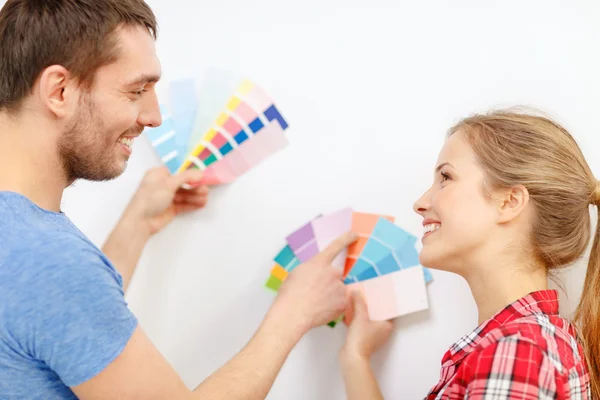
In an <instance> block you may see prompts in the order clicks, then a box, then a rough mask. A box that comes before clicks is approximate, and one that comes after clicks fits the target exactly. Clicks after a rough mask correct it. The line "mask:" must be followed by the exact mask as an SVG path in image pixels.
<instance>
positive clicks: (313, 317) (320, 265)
mask: <svg viewBox="0 0 600 400" xmlns="http://www.w3.org/2000/svg"><path fill="white" fill-rule="evenodd" d="M354 240H356V237H355V236H353V235H350V234H347V235H344V236H342V237H340V238H339V239H337V240H336V241H334V242H333V243H332V244H331V245H330V246H329V247H328V248H327V249H326V250H324V251H323V252H322V253H321V254H319V255H317V256H315V257H314V258H313V259H312V260H310V261H309V262H307V263H305V264H302V265H300V266H298V267H297V268H296V269H295V270H294V271H293V272H292V273H291V274H290V276H289V277H288V278H287V279H286V281H285V282H284V284H283V285H282V287H281V288H280V290H279V293H278V295H277V298H276V300H275V302H274V304H273V306H272V307H271V309H270V310H269V311H268V313H267V315H266V317H265V319H264V320H263V322H262V324H261V325H260V327H259V329H258V331H257V332H256V334H255V335H254V337H253V338H252V339H251V340H250V341H249V342H248V344H247V345H246V347H245V348H244V349H243V350H242V351H241V352H240V353H238V354H237V355H236V356H235V357H234V358H233V359H232V360H231V361H229V363H227V364H226V365H225V366H223V367H222V368H220V369H219V370H218V371H216V372H215V373H214V374H212V375H211V376H210V377H209V378H207V379H206V380H205V381H204V382H202V384H200V385H199V386H198V387H197V388H196V389H195V390H194V391H193V392H192V391H190V390H189V389H187V388H186V386H185V385H184V384H183V382H182V380H181V378H180V377H179V376H178V375H177V373H176V372H175V370H174V369H173V368H172V367H171V366H170V365H169V363H168V362H167V361H166V360H165V359H164V357H163V356H162V355H161V354H160V352H159V351H158V350H157V349H156V348H155V347H154V346H153V344H152V343H151V342H150V340H149V339H148V337H147V336H146V335H145V334H144V332H143V331H142V329H141V328H139V327H137V328H136V330H135V332H134V334H133V335H132V337H131V339H130V340H129V342H128V343H127V345H126V346H125V349H124V350H123V351H122V352H121V354H120V355H119V356H118V357H117V358H116V359H115V360H114V361H113V362H112V363H110V364H109V365H108V366H107V367H106V368H105V369H104V370H103V371H102V372H100V373H99V374H98V375H96V376H95V377H93V378H91V379H89V380H88V381H87V382H84V383H82V384H80V385H78V386H75V387H73V388H72V389H73V391H74V392H75V394H76V395H77V396H78V397H79V398H81V399H83V400H89V399H94V400H95V399H103V400H104V399H123V400H132V399H170V400H188V399H190V400H192V399H210V400H212V399H227V400H237V399H239V400H255V399H256V400H258V399H264V398H265V397H266V396H267V394H268V392H269V390H270V389H271V386H272V385H273V382H274V381H275V378H276V376H277V374H278V372H279V370H280V369H281V367H282V365H283V363H284V361H285V360H286V358H287V357H288V355H289V353H290V351H291V350H292V349H293V347H294V346H295V345H296V343H298V341H299V340H300V339H301V337H302V336H303V335H304V334H305V333H306V332H307V331H308V330H310V329H311V328H314V327H317V326H321V325H325V324H326V323H327V322H328V321H331V320H333V319H336V318H337V317H339V315H341V314H342V313H343V312H344V310H345V309H346V307H347V305H348V294H347V292H346V287H345V286H344V284H343V282H342V273H341V271H338V270H336V269H334V268H333V267H332V266H331V262H332V260H333V259H334V258H335V257H336V256H337V254H338V253H339V252H340V251H341V250H342V249H344V248H346V247H347V246H348V245H349V244H350V243H352V242H353V241H354Z"/></svg>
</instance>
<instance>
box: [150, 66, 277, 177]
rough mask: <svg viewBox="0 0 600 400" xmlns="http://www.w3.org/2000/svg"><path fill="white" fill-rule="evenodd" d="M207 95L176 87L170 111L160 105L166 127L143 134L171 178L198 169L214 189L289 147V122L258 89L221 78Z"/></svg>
mask: <svg viewBox="0 0 600 400" xmlns="http://www.w3.org/2000/svg"><path fill="white" fill-rule="evenodd" d="M221 81H222V82H221ZM223 88H226V89H225V90H224V89H223ZM204 90H205V91H204V92H202V93H203V95H201V99H200V101H198V100H197V99H196V96H195V95H196V93H195V91H196V89H195V86H194V81H191V80H186V81H177V82H172V83H171V86H170V87H169V98H170V111H169V108H167V107H166V106H165V105H161V113H162V114H163V124H162V125H161V126H160V127H157V128H151V129H146V130H145V131H144V133H145V135H146V137H147V138H148V139H149V141H150V142H151V144H152V146H153V147H154V149H155V151H156V153H157V154H158V155H159V156H160V158H161V161H162V162H163V163H164V164H165V165H166V166H167V167H168V168H169V171H171V172H172V173H177V172H181V171H183V170H186V169H191V168H197V169H201V170H203V171H204V176H205V180H206V181H207V182H210V183H211V184H226V183H231V182H233V181H234V180H235V179H236V178H238V177H239V176H241V175H243V174H244V173H246V172H247V171H249V170H250V169H252V168H253V167H255V166H256V165H258V164H260V163H262V162H263V161H264V160H266V159H267V158H269V157H270V156H271V155H273V154H274V153H276V152H278V151H280V150H282V149H283V148H285V147H286V146H287V145H288V140H287V138H286V136H285V134H284V131H285V130H286V129H287V128H288V123H287V121H286V120H285V118H284V117H283V115H282V114H281V112H280V111H279V109H278V108H277V106H276V105H275V103H274V101H273V99H272V98H271V97H270V96H269V95H268V94H267V93H266V92H265V91H264V90H263V89H262V88H261V87H259V86H258V85H256V84H254V83H253V82H251V81H249V80H243V81H242V82H241V84H238V85H237V86H233V85H232V81H231V80H229V81H228V80H227V79H225V78H223V77H221V80H220V81H219V80H218V79H215V81H214V85H213V86H211V85H210V84H209V82H206V83H205V86H204ZM224 93H227V96H226V97H225V96H224V95H223V94H224ZM209 99H212V100H213V101H212V102H210V104H211V106H207V104H208V103H209ZM215 99H217V100H220V101H217V103H216V104H220V106H219V107H220V108H218V109H217V108H215V106H214V104H215ZM207 110H210V111H211V114H210V115H212V117H211V118H208V117H207V115H208V114H207ZM215 117H216V119H215ZM199 127H202V129H203V130H202V134H200V135H199V134H198V130H199V129H201V128H199Z"/></svg>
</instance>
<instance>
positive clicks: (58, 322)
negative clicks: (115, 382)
mask: <svg viewBox="0 0 600 400" xmlns="http://www.w3.org/2000/svg"><path fill="white" fill-rule="evenodd" d="M56 251H57V252H60V255H58V256H57V255H56V252H55V253H54V254H53V255H48V257H49V259H50V260H51V261H44V260H40V263H41V264H42V265H43V267H40V266H39V265H38V266H32V270H35V271H36V273H37V275H36V276H33V277H32V276H30V277H29V279H28V281H29V283H30V284H29V287H28V288H27V290H26V293H27V296H24V298H23V299H22V300H21V301H20V304H18V308H19V310H18V312H17V318H19V319H20V324H19V326H20V329H17V332H18V334H19V336H20V338H21V339H22V340H20V341H21V342H22V343H23V344H24V345H25V346H26V348H27V352H28V353H29V354H30V355H31V357H33V358H35V359H37V360H39V361H41V362H43V363H45V364H46V365H47V366H48V367H49V368H50V369H51V370H53V371H54V372H55V373H56V374H57V375H58V376H59V378H60V379H61V380H62V381H63V383H64V384H65V385H67V386H71V387H72V386H77V385H79V384H81V383H83V382H85V381H87V380H89V379H91V378H92V377H94V376H95V375H96V374H98V373H99V372H101V371H102V370H103V369H104V368H106V367H107V366H108V365H109V364H110V363H111V362H112V361H113V360H114V359H115V358H116V357H117V356H118V355H119V354H120V353H121V351H122V350H123V349H124V347H125V345H126V344H127V342H128V341H129V339H130V337H131V335H132V334H133V331H134V330H135V328H136V326H137V320H136V318H135V317H134V315H133V314H132V313H131V311H130V310H129V308H128V306H127V303H126V302H125V298H124V293H123V288H122V283H121V282H122V281H121V279H120V275H119V274H118V273H117V272H116V271H115V270H114V268H113V267H112V266H111V265H110V264H109V263H108V262H107V261H106V260H105V259H104V258H103V257H102V256H101V255H100V254H99V253H97V252H95V251H93V250H90V249H64V248H63V249H56Z"/></svg>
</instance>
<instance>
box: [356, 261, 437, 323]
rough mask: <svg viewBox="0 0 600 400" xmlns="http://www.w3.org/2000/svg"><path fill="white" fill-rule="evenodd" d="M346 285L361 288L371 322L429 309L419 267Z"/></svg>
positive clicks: (422, 274) (421, 270)
mask: <svg viewBox="0 0 600 400" xmlns="http://www.w3.org/2000/svg"><path fill="white" fill-rule="evenodd" d="M349 288H352V289H357V290H360V291H362V293H363V294H364V296H365V300H366V303H367V309H368V311H369V318H370V319H371V320H373V321H385V320H390V319H394V318H397V317H400V316H403V315H407V314H411V313H414V312H417V311H423V310H426V309H428V308H429V301H428V299H427V288H426V286H425V279H424V273H423V268H422V267H421V266H418V267H414V268H407V269H403V270H400V271H396V272H393V273H391V274H387V275H383V276H380V277H377V278H374V279H370V280H368V281H364V282H359V283H354V284H352V285H349Z"/></svg>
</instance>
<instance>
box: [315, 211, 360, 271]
mask: <svg viewBox="0 0 600 400" xmlns="http://www.w3.org/2000/svg"><path fill="white" fill-rule="evenodd" d="M312 225H313V230H314V234H315V238H316V242H317V248H318V250H319V251H323V250H325V249H326V248H327V246H329V245H330V244H331V242H333V241H334V240H335V239H337V238H338V237H339V236H341V235H343V234H344V233H346V232H349V231H350V230H351V229H352V209H351V208H344V209H342V210H339V211H336V212H334V213H332V214H329V215H327V216H324V217H321V218H318V219H316V220H314V221H313V222H312ZM346 257H347V250H346V249H344V250H343V251H341V252H340V253H339V254H338V255H337V256H336V258H335V259H334V260H333V262H332V265H333V266H334V267H336V268H339V269H340V270H343V268H344V265H345V263H346Z"/></svg>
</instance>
